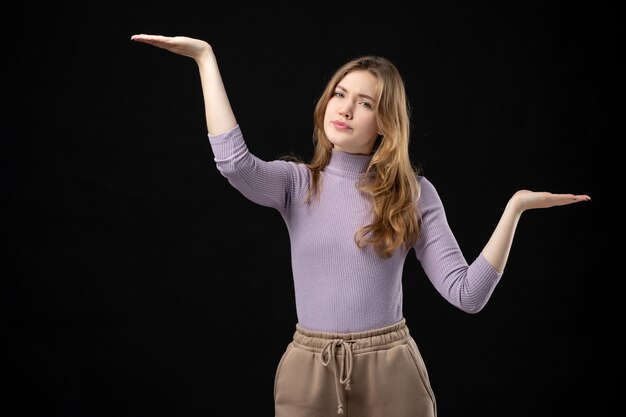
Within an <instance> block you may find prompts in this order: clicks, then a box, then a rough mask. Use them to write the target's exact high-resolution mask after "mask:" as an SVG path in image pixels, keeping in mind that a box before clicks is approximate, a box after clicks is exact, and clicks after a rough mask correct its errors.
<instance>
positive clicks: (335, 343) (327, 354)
mask: <svg viewBox="0 0 626 417" xmlns="http://www.w3.org/2000/svg"><path fill="white" fill-rule="evenodd" d="M351 343H354V342H353V341H349V342H346V341H345V340H340V339H338V340H331V341H329V342H328V343H326V344H325V345H324V347H323V348H322V352H321V355H322V365H324V366H328V364H329V363H330V360H331V359H332V358H335V361H334V363H333V371H334V372H335V391H336V393H337V414H343V403H342V402H341V392H340V390H339V386H340V385H345V389H346V391H350V379H351V378H352V346H351ZM339 346H342V347H343V359H342V361H341V366H340V370H339V375H337V357H336V352H337V348H338V347H339Z"/></svg>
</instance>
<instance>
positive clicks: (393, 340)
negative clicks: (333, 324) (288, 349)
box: [293, 318, 410, 353]
mask: <svg viewBox="0 0 626 417" xmlns="http://www.w3.org/2000/svg"><path fill="white" fill-rule="evenodd" d="M409 337H410V335H409V328H408V327H407V325H406V319H404V318H403V319H401V320H400V321H399V322H397V323H394V324H392V325H389V326H386V327H381V328H378V329H373V330H366V331H363V332H354V333H327V332H320V331H315V330H307V329H305V328H303V327H302V326H301V325H300V324H296V331H295V333H294V334H293V341H294V343H295V344H296V345H299V346H300V347H302V348H305V349H308V350H310V351H314V352H320V351H321V350H322V349H324V347H325V346H326V345H327V344H328V342H329V341H331V340H338V341H344V342H348V343H350V345H351V348H352V349H351V350H352V352H354V353H356V352H363V351H371V350H378V349H387V348H390V347H393V346H396V345H400V344H403V343H405V342H406V341H407V340H408V339H409Z"/></svg>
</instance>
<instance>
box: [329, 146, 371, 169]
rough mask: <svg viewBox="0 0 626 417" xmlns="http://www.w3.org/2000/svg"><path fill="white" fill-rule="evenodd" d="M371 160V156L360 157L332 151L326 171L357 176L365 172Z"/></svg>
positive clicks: (359, 155)
mask: <svg viewBox="0 0 626 417" xmlns="http://www.w3.org/2000/svg"><path fill="white" fill-rule="evenodd" d="M371 160H372V155H361V154H355V153H348V152H343V151H338V150H336V149H333V150H332V154H331V156H330V162H329V163H328V165H326V169H328V170H330V171H335V172H343V173H347V174H356V175H359V174H363V173H364V172H365V170H366V169H367V167H368V166H369V163H370V161H371Z"/></svg>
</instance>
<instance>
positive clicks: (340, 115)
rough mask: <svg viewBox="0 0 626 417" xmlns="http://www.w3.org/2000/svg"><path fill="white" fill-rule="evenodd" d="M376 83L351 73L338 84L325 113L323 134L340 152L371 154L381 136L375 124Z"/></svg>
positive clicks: (367, 76)
mask: <svg viewBox="0 0 626 417" xmlns="http://www.w3.org/2000/svg"><path fill="white" fill-rule="evenodd" d="M378 88H379V87H378V80H377V79H376V77H375V76H374V75H373V74H371V73H370V72H368V71H361V70H358V71H352V72H350V73H349V74H347V75H346V76H345V77H343V79H342V80H341V81H340V82H339V84H337V87H336V88H335V92H334V94H333V96H332V98H331V99H330V100H329V101H328V105H327V106H326V112H325V113H324V133H326V136H327V137H328V139H329V140H330V142H331V143H332V144H333V145H334V148H335V149H336V150H339V151H343V152H348V153H356V154H365V155H368V154H371V153H372V150H373V149H374V144H375V142H376V138H377V137H378V136H379V135H380V132H378V126H377V124H376V101H375V100H376V97H378Z"/></svg>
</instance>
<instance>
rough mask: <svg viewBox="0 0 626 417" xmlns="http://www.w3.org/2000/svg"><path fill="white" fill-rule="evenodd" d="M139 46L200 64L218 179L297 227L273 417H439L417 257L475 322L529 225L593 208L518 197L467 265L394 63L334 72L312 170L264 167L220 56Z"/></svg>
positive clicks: (179, 39)
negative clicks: (410, 269)
mask: <svg viewBox="0 0 626 417" xmlns="http://www.w3.org/2000/svg"><path fill="white" fill-rule="evenodd" d="M131 39H132V40H134V41H136V42H141V43H146V44H149V45H153V46H156V47H159V48H162V49H165V50H167V51H170V52H173V53H175V54H179V55H183V56H186V57H190V58H192V59H193V60H194V61H195V62H196V63H197V66H198V69H199V72H200V79H201V86H202V91H203V97H204V104H205V112H206V123H207V129H208V139H209V141H210V145H211V148H212V150H213V153H214V159H215V162H216V165H217V169H218V170H219V172H220V173H221V174H222V175H223V176H224V177H225V178H227V179H228V181H229V182H230V183H231V184H232V186H233V187H235V188H236V189H237V190H239V191H240V192H241V193H242V194H243V195H244V196H245V197H247V198H248V199H249V200H250V201H252V202H254V203H256V204H260V205H263V206H267V207H273V208H275V209H276V210H277V211H278V212H279V213H280V215H281V216H282V218H283V219H284V221H285V223H286V225H287V229H288V231H289V237H290V242H291V256H292V268H293V280H294V289H295V300H296V310H297V311H296V313H297V317H298V322H297V323H295V331H294V335H293V340H291V341H290V342H289V343H288V345H287V347H286V350H285V352H284V354H283V356H282V358H281V360H280V363H279V364H278V366H277V370H276V377H275V388H274V404H275V410H274V412H275V415H276V416H277V417H305V416H307V417H308V416H311V417H312V416H329V415H331V414H334V413H337V414H345V415H349V416H358V417H368V416H393V417H405V416H406V417H408V416H411V417H426V416H436V414H437V408H436V401H435V395H434V393H433V390H432V388H431V385H430V382H429V377H428V372H427V370H426V366H425V364H424V362H423V360H422V357H421V355H420V352H419V349H418V347H417V345H416V343H415V341H414V340H413V338H412V336H411V335H410V333H409V329H408V327H407V323H406V321H405V319H404V317H403V312H402V270H403V263H404V261H405V258H406V257H407V255H408V254H409V252H411V251H412V252H413V253H414V255H415V256H416V257H417V259H418V260H419V262H420V264H421V266H422V268H423V269H424V272H425V273H426V275H427V276H428V278H429V280H430V281H431V283H432V285H434V287H435V288H436V289H437V291H438V292H439V293H440V294H441V295H442V297H443V298H445V299H446V300H447V301H448V302H450V303H451V304H452V305H454V306H456V307H458V308H459V309H461V310H463V311H465V312H467V313H476V312H478V311H480V310H481V309H482V308H483V307H484V305H485V304H486V303H487V301H488V300H489V298H490V296H491V294H492V292H493V290H494V288H495V287H496V285H497V284H498V282H499V280H500V278H501V276H502V274H503V272H504V268H505V265H506V262H507V258H508V256H509V251H510V248H511V244H512V241H513V237H514V234H515V230H516V227H517V224H518V221H519V219H520V216H521V215H522V213H523V212H524V211H526V210H529V209H536V208H547V207H553V206H562V205H567V204H573V203H578V202H582V201H588V200H590V197H589V196H587V195H574V194H554V193H550V192H534V191H529V190H520V191H518V192H516V193H515V194H514V195H513V196H512V197H511V198H510V199H509V201H508V203H507V204H506V207H505V209H504V212H503V213H502V216H501V219H500V221H499V222H498V224H497V226H496V228H495V230H494V231H493V233H492V235H491V237H490V239H489V240H488V242H487V243H486V245H485V246H484V248H483V250H482V251H481V253H480V254H479V255H478V256H477V257H476V259H474V260H473V261H472V262H467V261H466V259H465V258H464V256H463V254H462V252H461V249H460V248H459V245H458V244H457V241H456V239H455V237H454V234H453V233H452V231H451V230H450V227H449V225H448V223H447V220H446V215H445V211H444V207H443V204H442V201H441V199H440V198H439V195H438V193H437V190H436V188H435V186H434V185H433V184H432V183H431V182H430V181H429V180H428V179H427V178H425V177H424V176H423V175H421V174H420V173H419V172H418V171H417V170H416V168H415V167H414V166H413V165H412V164H411V161H410V158H409V137H410V132H409V125H410V123H409V103H408V99H407V97H406V93H405V87H404V82H403V79H402V76H401V74H400V73H399V72H398V70H397V68H396V67H395V66H394V64H393V63H392V62H390V61H389V60H388V59H386V58H384V57H380V56H362V57H359V58H356V59H353V60H351V61H350V62H347V63H346V64H344V65H343V66H341V67H340V68H339V69H338V70H337V71H336V72H335V74H334V75H333V77H332V78H331V79H330V81H329V82H328V84H327V86H326V88H325V90H324V92H323V93H322V95H321V97H320V98H319V101H318V103H317V106H316V108H315V111H314V114H313V116H314V117H313V118H314V131H313V137H314V142H315V150H314V155H313V157H312V159H311V160H310V161H300V160H295V159H291V160H287V159H277V160H273V161H264V160H261V159H259V158H258V157H256V156H255V155H253V154H251V153H250V152H249V150H248V148H247V146H246V143H245V141H244V134H243V129H242V127H241V126H239V124H238V122H237V119H236V118H235V115H234V113H233V111H232V108H231V106H230V103H229V100H228V95H227V93H226V90H225V88H224V85H223V82H222V78H221V75H220V72H219V68H218V63H217V59H216V56H215V54H214V53H213V49H212V47H211V46H210V44H208V43H207V42H205V41H203V40H200V39H193V38H189V37H185V36H175V37H167V36H160V35H147V34H141V35H134V36H132V38H131ZM296 91H297V90H296ZM270 134H273V133H270ZM250 343H251V344H254V341H251V342H250Z"/></svg>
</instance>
